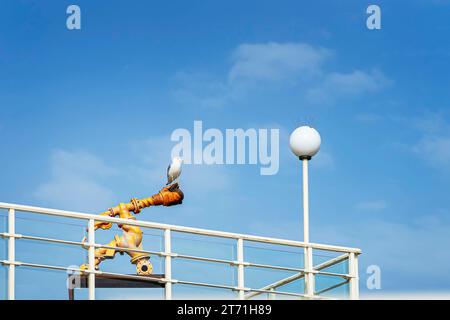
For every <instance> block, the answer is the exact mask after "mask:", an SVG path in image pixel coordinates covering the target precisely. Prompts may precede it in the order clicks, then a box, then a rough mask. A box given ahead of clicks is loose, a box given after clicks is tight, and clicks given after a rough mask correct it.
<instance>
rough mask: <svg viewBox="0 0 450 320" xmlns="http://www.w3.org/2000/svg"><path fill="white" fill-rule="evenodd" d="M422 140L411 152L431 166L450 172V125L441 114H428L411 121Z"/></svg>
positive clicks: (415, 144)
mask: <svg viewBox="0 0 450 320" xmlns="http://www.w3.org/2000/svg"><path fill="white" fill-rule="evenodd" d="M410 121H411V123H412V126H413V128H415V129H416V130H417V131H418V132H419V133H420V134H421V137H420V139H419V140H418V141H417V142H416V143H414V144H413V145H412V146H411V147H410V150H411V151H412V152H413V153H414V154H415V155H416V156H417V157H419V158H421V159H422V160H423V161H424V162H425V163H427V164H428V165H429V166H431V167H434V168H436V169H438V170H441V171H443V172H446V173H448V172H450V123H449V122H448V121H447V120H446V118H445V117H444V115H443V114H441V113H427V114H425V115H423V116H422V117H417V118H414V119H412V120H410Z"/></svg>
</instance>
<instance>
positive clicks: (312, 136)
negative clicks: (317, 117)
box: [289, 126, 321, 296]
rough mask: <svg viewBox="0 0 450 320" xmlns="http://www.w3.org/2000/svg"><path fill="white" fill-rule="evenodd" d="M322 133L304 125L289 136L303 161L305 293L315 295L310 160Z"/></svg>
mask: <svg viewBox="0 0 450 320" xmlns="http://www.w3.org/2000/svg"><path fill="white" fill-rule="evenodd" d="M320 143H321V139H320V134H319V133H318V132H317V130H316V129H314V128H311V127H309V126H302V127H299V128H297V129H295V130H294V131H293V132H292V133H291V136H290V138H289V145H290V147H291V150H292V152H293V153H294V154H295V155H296V156H297V157H298V158H299V159H300V160H301V161H302V171H303V241H304V242H305V243H306V247H305V254H304V259H305V263H304V269H305V295H306V296H314V293H315V290H314V270H313V256H312V248H311V247H310V246H309V245H308V244H309V190H308V161H309V160H311V158H312V157H313V156H314V155H315V154H316V153H317V152H318V151H319V149H320Z"/></svg>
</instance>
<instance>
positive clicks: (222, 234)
mask: <svg viewBox="0 0 450 320" xmlns="http://www.w3.org/2000/svg"><path fill="white" fill-rule="evenodd" d="M0 208H3V209H15V210H17V211H26V212H34V213H39V214H47V215H53V216H62V217H68V218H77V219H85V220H88V219H94V220H96V221H103V222H112V223H117V224H127V225H136V226H141V227H147V228H154V229H163V230H164V229H170V230H173V231H177V232H185V233H191V234H199V235H207V236H214V237H220V238H232V239H243V240H247V241H253V242H262V243H271V244H280V245H287V246H294V247H302V248H305V247H311V248H313V249H319V250H326V251H337V252H353V253H355V254H359V253H361V250H360V249H357V248H348V247H341V246H333V245H324V244H317V243H305V242H301V241H295V240H284V239H277V238H270V237H261V236H253V235H246V234H238V233H231V232H224V231H214V230H208V229H200V228H192V227H184V226H176V225H169V224H163V223H156V222H148V221H138V220H129V219H122V218H113V217H107V216H99V215H95V214H88V213H81V212H74V211H66V210H57V209H49V208H40V207H33V206H25V205H18V204H11V203H3V202H0Z"/></svg>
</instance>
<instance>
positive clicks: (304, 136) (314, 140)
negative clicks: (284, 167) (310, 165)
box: [289, 126, 321, 160]
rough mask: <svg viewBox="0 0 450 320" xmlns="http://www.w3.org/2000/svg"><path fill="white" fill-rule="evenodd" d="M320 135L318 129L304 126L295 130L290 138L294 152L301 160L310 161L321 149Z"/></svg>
mask: <svg viewBox="0 0 450 320" xmlns="http://www.w3.org/2000/svg"><path fill="white" fill-rule="evenodd" d="M320 143H321V139H320V134H319V132H317V130H316V129H314V128H311V127H309V126H302V127H299V128H297V129H295V130H294V131H293V132H292V134H291V137H290V138H289V145H290V147H291V150H292V152H293V153H294V154H295V155H296V156H297V157H299V158H300V159H301V160H303V158H304V159H306V160H310V159H311V158H312V157H313V156H314V155H315V154H316V153H317V152H318V151H319V149H320Z"/></svg>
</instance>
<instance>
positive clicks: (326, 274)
mask: <svg viewBox="0 0 450 320" xmlns="http://www.w3.org/2000/svg"><path fill="white" fill-rule="evenodd" d="M316 274H318V275H323V276H332V277H340V278H345V279H351V278H352V276H350V275H348V274H343V273H336V272H327V271H317V272H316Z"/></svg>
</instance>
